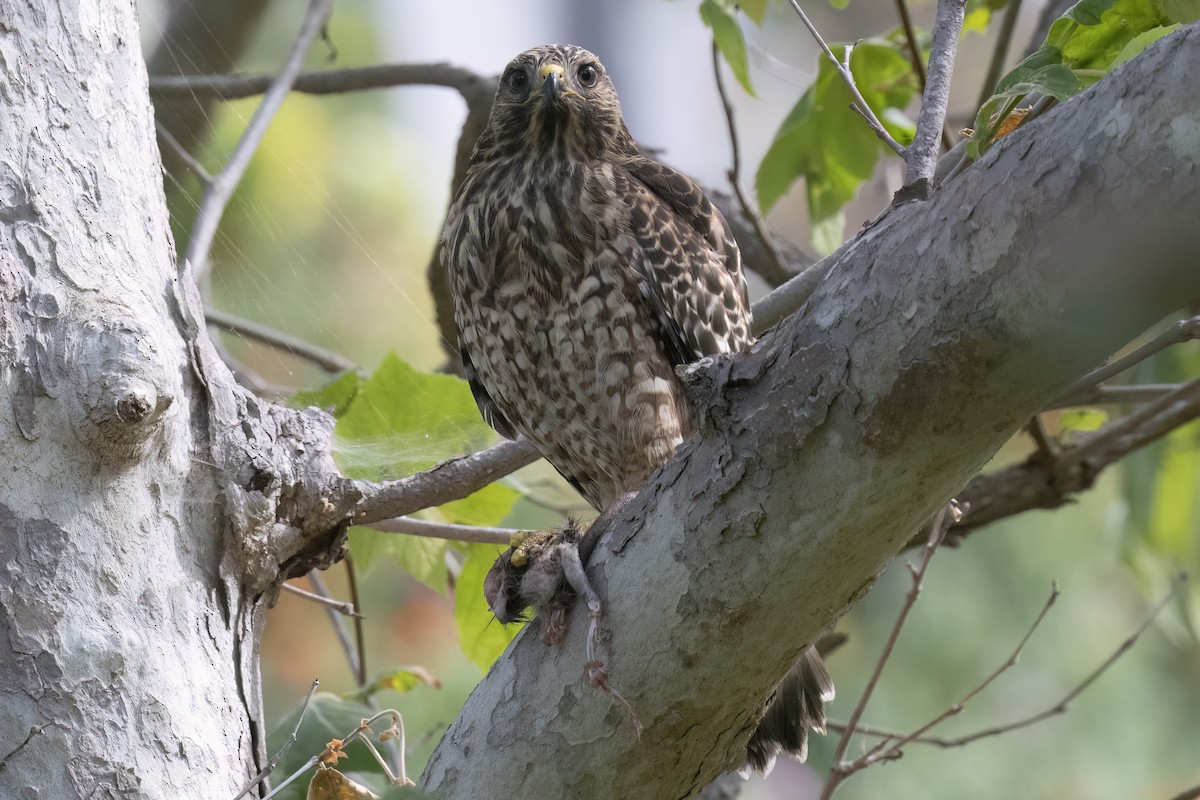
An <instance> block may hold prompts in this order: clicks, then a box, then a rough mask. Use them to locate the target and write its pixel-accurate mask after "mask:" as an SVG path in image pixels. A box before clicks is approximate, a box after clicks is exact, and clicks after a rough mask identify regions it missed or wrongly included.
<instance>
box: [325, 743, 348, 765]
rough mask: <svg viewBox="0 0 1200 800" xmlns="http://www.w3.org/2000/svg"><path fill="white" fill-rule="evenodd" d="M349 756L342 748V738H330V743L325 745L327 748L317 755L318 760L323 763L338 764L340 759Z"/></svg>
mask: <svg viewBox="0 0 1200 800" xmlns="http://www.w3.org/2000/svg"><path fill="white" fill-rule="evenodd" d="M349 757H350V756H348V755H346V751H345V750H343V749H342V740H341V739H330V740H329V743H328V744H327V745H325V749H324V750H322V751H321V755H319V756H317V760H318V761H320V762H321V763H322V764H337V763H338V760H339V759H342V758H349Z"/></svg>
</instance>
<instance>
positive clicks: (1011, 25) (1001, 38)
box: [975, 0, 1021, 108]
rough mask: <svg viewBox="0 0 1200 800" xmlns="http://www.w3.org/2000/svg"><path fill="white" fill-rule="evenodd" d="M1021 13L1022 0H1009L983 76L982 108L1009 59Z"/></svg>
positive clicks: (994, 88)
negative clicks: (1010, 47) (1009, 50)
mask: <svg viewBox="0 0 1200 800" xmlns="http://www.w3.org/2000/svg"><path fill="white" fill-rule="evenodd" d="M1020 13H1021V0H1008V8H1006V9H1004V17H1003V18H1002V19H1001V20H1000V31H999V33H998V34H997V36H996V46H995V48H993V49H992V58H991V61H989V62H988V69H987V74H986V75H984V78H983V87H982V88H981V89H980V92H979V102H978V103H976V104H975V107H976V108H981V107H982V106H983V104H984V103H986V102H987V101H988V98H990V97H991V96H992V94H993V93H994V92H995V91H996V83H997V82H998V81H999V80H1000V73H1001V72H1003V70H1004V62H1005V61H1007V60H1008V48H1009V45H1010V44H1011V43H1012V36H1013V31H1014V30H1016V27H1017V17H1018V16H1019V15H1020Z"/></svg>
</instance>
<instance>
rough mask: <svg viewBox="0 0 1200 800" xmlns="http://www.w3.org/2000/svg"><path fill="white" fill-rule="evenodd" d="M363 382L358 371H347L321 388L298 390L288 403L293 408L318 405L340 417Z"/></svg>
mask: <svg viewBox="0 0 1200 800" xmlns="http://www.w3.org/2000/svg"><path fill="white" fill-rule="evenodd" d="M361 382H362V379H361V378H359V377H358V375H357V374H356V373H354V372H347V373H345V374H344V375H341V376H339V377H337V378H335V379H334V380H332V381H330V382H329V383H327V384H325V386H323V387H321V388H320V389H314V390H310V391H300V392H296V393H295V394H294V395H292V399H291V400H290V401H289V402H288V405H290V406H291V407H292V408H308V407H309V406H316V407H317V408H320V409H323V410H325V411H328V412H329V413H330V414H333V416H335V417H338V416H341V415H342V414H344V413H345V411H346V409H347V408H349V406H350V403H351V402H352V401H353V400H354V397H355V395H357V394H358V387H359V384H360V383H361Z"/></svg>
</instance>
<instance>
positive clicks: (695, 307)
mask: <svg viewBox="0 0 1200 800" xmlns="http://www.w3.org/2000/svg"><path fill="white" fill-rule="evenodd" d="M555 67H557V68H558V70H561V76H560V75H559V73H558V71H557V70H555V69H554V68H555ZM589 70H590V72H589ZM581 72H582V73H584V74H585V75H590V76H592V78H591V80H584V79H583V78H582V77H581ZM514 76H516V77H514ZM546 76H551V77H546ZM551 80H555V81H559V82H560V85H561V88H560V89H558V90H557V92H556V93H554V94H551V92H550V90H548V89H546V88H545V87H546V86H547V83H546V81H551ZM588 83H591V85H590V86H589V85H587V84H588ZM443 246H444V250H443V257H444V259H445V265H446V268H447V269H448V270H449V271H450V278H451V281H452V285H453V287H454V295H455V316H456V320H457V323H458V329H459V332H460V337H461V347H462V353H463V362H464V365H465V367H466V370H467V376H468V378H469V379H470V380H471V386H472V389H473V390H474V392H475V397H476V399H477V400H478V401H479V407H480V409H481V410H482V411H483V414H484V416H485V417H486V418H487V419H488V421H489V422H490V423H492V424H493V425H494V426H495V427H496V429H497V430H499V431H500V432H501V433H502V434H504V435H505V436H510V437H511V436H513V435H514V434H517V433H521V434H524V435H525V436H526V438H528V439H529V440H530V441H531V442H532V443H533V444H534V445H535V446H536V447H537V448H538V450H539V451H540V452H541V453H542V455H544V456H545V457H546V459H547V460H548V461H549V462H550V463H551V464H553V465H554V466H555V467H556V468H557V469H558V470H559V471H560V472H561V473H562V474H563V475H564V476H566V478H567V479H568V480H569V481H570V482H571V483H572V484H573V485H574V486H575V487H576V488H577V489H579V491H580V493H581V494H583V496H584V497H585V498H586V499H587V500H588V502H589V503H591V504H592V505H593V506H594V507H596V508H597V509H602V508H605V507H607V506H608V505H609V504H611V503H612V502H613V501H614V500H615V499H616V498H618V497H620V496H621V495H623V494H625V493H627V492H629V491H632V490H634V489H637V488H639V487H641V486H642V485H643V484H645V482H646V480H647V479H648V478H649V476H650V474H651V473H652V472H653V471H654V470H655V469H657V468H658V467H659V466H661V465H662V464H663V463H664V462H665V461H666V460H667V459H668V458H670V457H671V455H672V454H673V453H674V452H675V448H676V447H677V446H678V444H679V443H680V442H681V441H682V440H683V438H684V437H686V436H687V435H688V434H690V433H691V431H692V428H693V421H692V415H691V412H690V409H689V408H688V406H687V403H686V401H685V400H684V397H683V394H682V392H681V388H680V385H679V382H678V379H677V378H676V376H675V366H676V365H677V364H683V363H689V362H692V361H695V360H697V359H698V358H700V357H702V356H705V355H709V354H714V353H723V352H729V351H732V350H742V349H745V348H746V347H747V346H748V345H749V344H750V343H751V342H752V338H751V334H750V311H749V306H748V304H747V301H746V284H745V280H744V279H743V277H742V268H741V261H740V258H739V256H738V250H737V246H736V244H734V242H733V238H732V236H731V234H730V232H729V228H728V226H727V225H726V224H725V221H724V219H722V217H721V215H720V214H719V213H718V212H717V211H716V209H715V208H714V207H713V206H712V204H711V203H710V202H709V201H708V199H707V198H705V196H704V194H703V192H701V191H700V189H699V188H698V187H697V186H696V185H695V184H694V183H693V182H692V181H690V180H689V179H687V178H686V177H684V176H682V175H680V174H679V173H677V172H675V171H673V170H671V169H670V168H668V167H664V166H663V165H661V164H658V163H656V162H654V161H650V160H648V159H646V158H644V157H643V156H642V155H641V154H640V153H639V152H638V149H637V146H636V145H635V144H634V142H633V139H632V138H631V137H630V135H629V132H628V131H627V130H626V128H625V124H624V122H623V121H622V119H621V114H620V107H619V105H618V103H617V96H616V92H615V91H614V90H613V88H612V83H611V82H610V81H609V78H608V76H607V74H606V73H605V72H604V68H603V66H601V64H600V62H599V61H598V60H597V59H596V57H595V56H593V55H592V54H591V53H589V52H587V51H586V50H582V49H580V48H577V47H541V48H537V49H535V50H531V51H529V52H527V53H523V54H521V55H520V56H518V57H517V58H516V59H514V60H513V62H512V63H511V64H509V65H508V68H507V69H506V70H505V72H504V77H503V78H502V79H501V82H500V88H499V90H498V91H497V94H496V101H495V105H494V106H493V110H492V115H491V119H490V121H489V124H488V128H487V130H486V131H485V132H484V134H483V136H482V137H481V138H480V140H479V144H478V145H477V146H476V149H475V153H474V156H473V158H472V161H471V168H470V170H469V171H468V173H467V177H466V180H465V181H464V183H463V186H462V188H461V189H460V190H459V193H458V196H457V198H456V199H455V202H454V205H453V207H452V208H451V210H450V215H449V218H448V221H447V224H446V230H445V234H444V245H443Z"/></svg>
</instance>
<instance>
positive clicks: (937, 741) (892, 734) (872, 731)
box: [825, 719, 949, 747]
mask: <svg viewBox="0 0 1200 800" xmlns="http://www.w3.org/2000/svg"><path fill="white" fill-rule="evenodd" d="M825 729H826V730H828V731H832V732H834V733H844V732H845V731H846V723H844V722H840V721H838V720H833V719H831V720H826V722H825ZM854 732H855V733H857V734H858V735H859V736H875V737H878V738H880V739H902V738H904V736H905V735H906V734H904V733H901V732H900V731H893V730H888V729H887V728H880V727H879V726H877V725H865V724H863V723H861V722H860V723H858V724H857V725H855V726H854ZM948 741H949V740H948V739H944V738H942V737H939V736H918V737H917V738H915V739H913V740H912V743H914V744H928V745H933V746H935V747H945V746H946V742H948Z"/></svg>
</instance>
